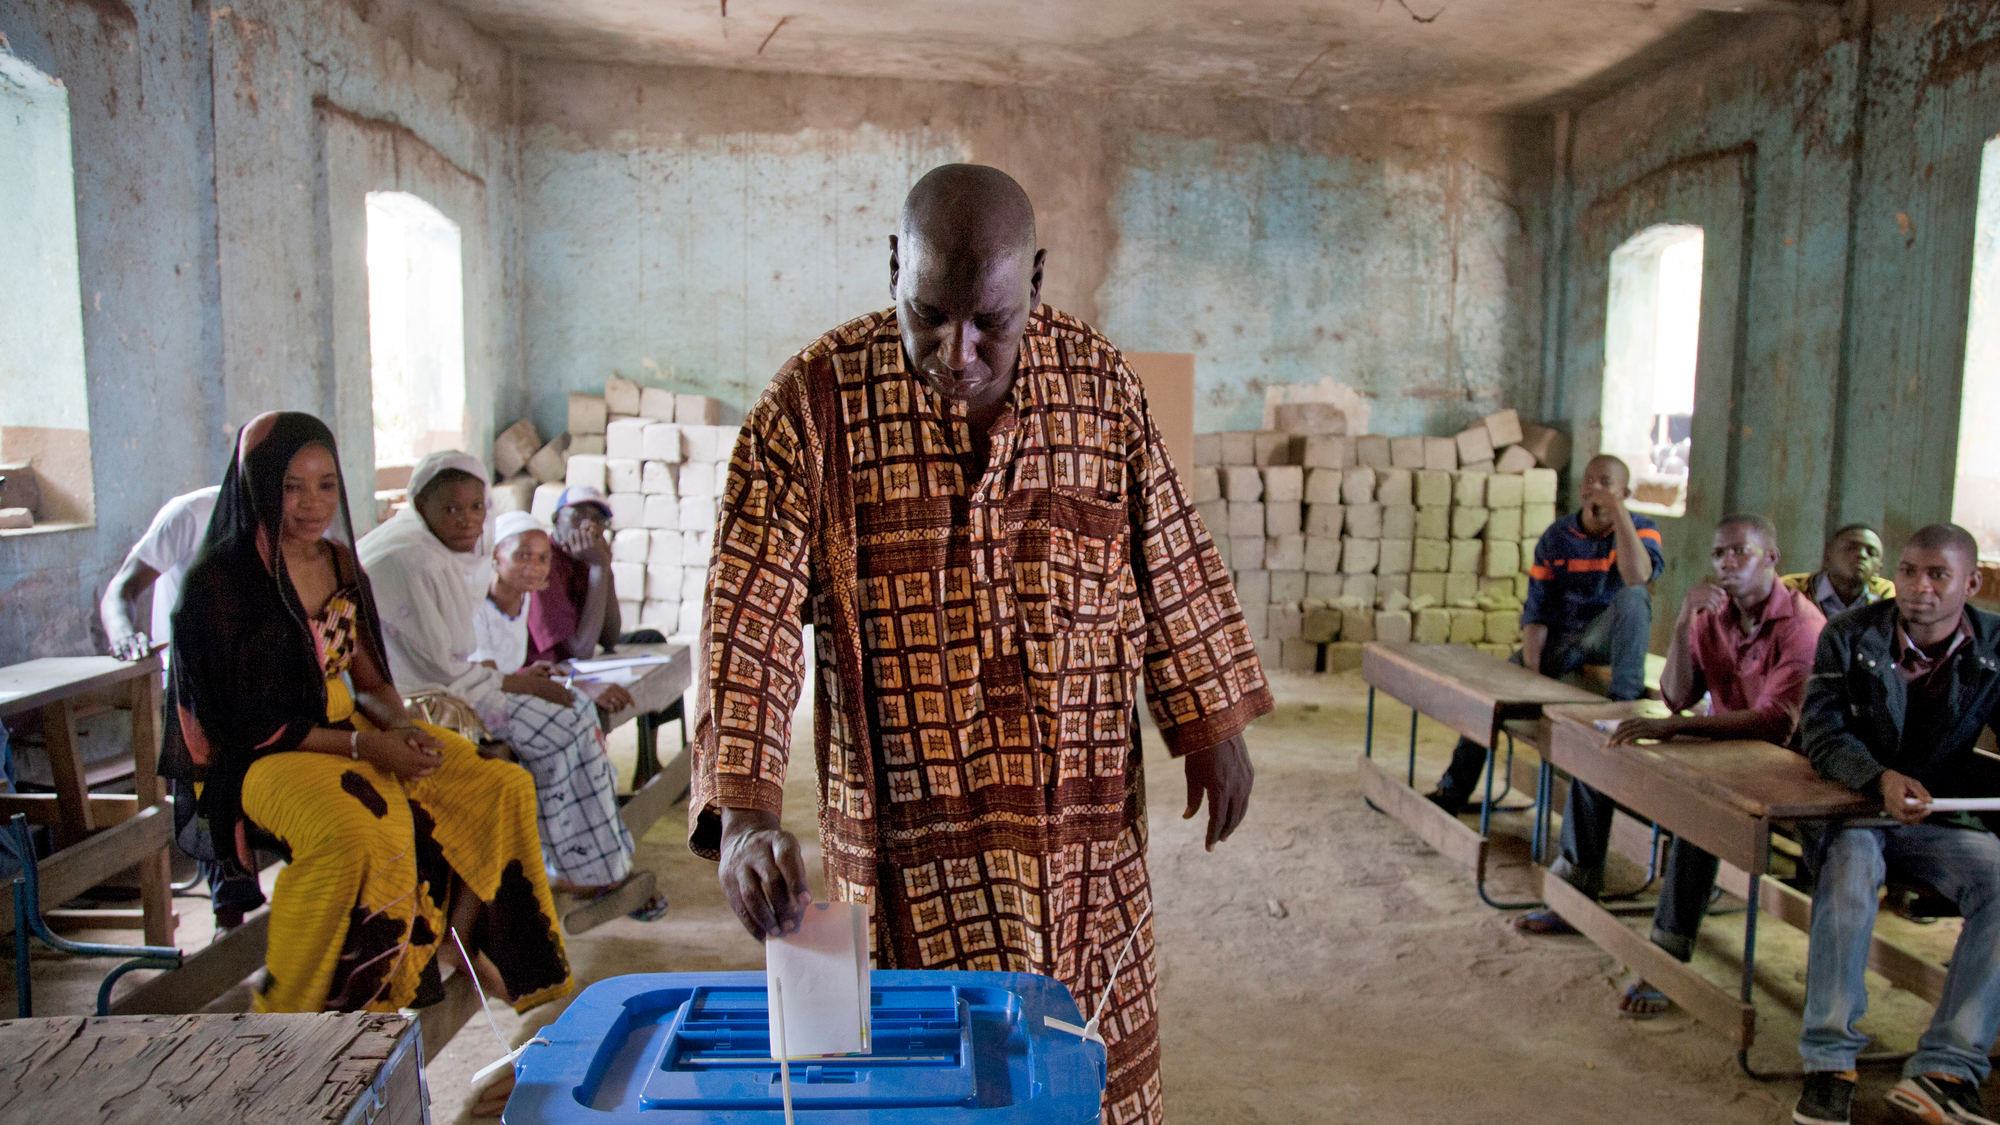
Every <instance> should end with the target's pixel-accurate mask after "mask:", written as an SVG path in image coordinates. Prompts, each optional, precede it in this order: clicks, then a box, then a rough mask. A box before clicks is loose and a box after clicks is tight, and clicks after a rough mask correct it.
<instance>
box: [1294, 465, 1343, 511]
mask: <svg viewBox="0 0 2000 1125" xmlns="http://www.w3.org/2000/svg"><path fill="white" fill-rule="evenodd" d="M1303 499H1304V500H1305V502H1306V503H1308V504H1338V503H1340V470H1339V469H1307V470H1306V494H1305V496H1304V497H1303Z"/></svg>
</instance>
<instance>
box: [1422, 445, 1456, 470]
mask: <svg viewBox="0 0 2000 1125" xmlns="http://www.w3.org/2000/svg"><path fill="white" fill-rule="evenodd" d="M1424 468H1426V469H1430V470H1432V471H1435V472H1445V473H1448V472H1451V471H1452V470H1454V469H1456V468H1458V442H1457V441H1456V440H1454V439H1452V438H1448V437H1427V438H1425V439H1424Z"/></svg>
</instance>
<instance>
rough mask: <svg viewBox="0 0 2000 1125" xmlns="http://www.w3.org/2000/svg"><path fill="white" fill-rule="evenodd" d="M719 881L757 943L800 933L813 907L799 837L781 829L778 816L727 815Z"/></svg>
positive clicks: (734, 811)
mask: <svg viewBox="0 0 2000 1125" xmlns="http://www.w3.org/2000/svg"><path fill="white" fill-rule="evenodd" d="M716 879H717V881H719V882H720V883H721V884H722V894H723V897H725V898H727V899H728V900H729V909H731V910H733V911H735V912H736V917H737V920H738V921H740V922H742V923H743V928H744V929H745V930H748V931H749V932H750V936H751V937H753V938H756V939H757V940H758V941H763V940H764V939H765V938H767V937H782V936H783V935H785V934H788V933H796V932H798V928H799V920H800V918H802V917H803V916H804V913H805V908H806V907H807V906H810V905H811V904H812V891H811V890H810V889H808V887H807V885H806V864H805V858H804V857H803V856H802V855H800V853H799V838H798V837H797V836H794V835H792V834H791V833H790V832H787V831H785V830H784V829H783V828H782V827H780V826H779V823H778V817H777V814H776V813H768V812H760V811H758V810H756V809H728V808H726V809H723V810H722V865H721V866H720V867H719V868H717V869H716Z"/></svg>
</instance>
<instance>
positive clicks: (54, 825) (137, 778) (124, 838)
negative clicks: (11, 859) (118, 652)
mask: <svg viewBox="0 0 2000 1125" xmlns="http://www.w3.org/2000/svg"><path fill="white" fill-rule="evenodd" d="M84 697H91V698H96V699H101V700H106V701H115V702H116V703H117V704H118V705H119V706H124V707H129V708H130V709H131V712H132V761H133V766H134V786H133V788H134V792H133V793H132V794H130V795H127V794H119V793H109V794H93V793H91V792H90V786H89V782H88V779H87V778H86V777H85V774H84V764H83V757H82V753H81V749H80V747H79V746H78V744H77V735H76V708H77V706H78V703H79V700H80V699H82V698H84ZM160 697H161V691H160V660H159V657H157V656H148V657H147V658H146V659H144V660H137V661H130V662H128V661H123V660H118V659H115V658H113V657H109V656H75V657H48V658H44V659H41V660H30V661H28V662H27V663H25V664H13V665H9V666H7V667H4V668H0V717H5V716H8V715H14V714H19V713H21V712H25V711H35V710H39V711H40V712H41V718H42V731H43V736H44V738H46V740H47V742H48V752H49V764H50V766H51V767H52V769H53V771H54V774H55V784H56V792H54V793H52V794H50V793H13V794H0V822H4V820H5V819H6V818H8V817H11V816H12V815H13V814H15V813H17V812H18V813H23V814H25V815H26V816H27V818H28V820H29V821H30V822H31V823H34V824H40V825H46V826H48V828H49V829H50V830H51V831H52V832H53V833H54V834H55V839H56V847H57V849H58V850H57V851H56V853H55V854H54V855H51V856H50V857H49V858H48V859H46V860H43V861H42V863H41V864H40V868H39V870H40V874H41V900H42V913H43V915H44V916H45V917H47V918H49V919H51V921H67V922H79V921H81V922H86V923H88V924H91V925H95V926H101V927H105V928H126V927H133V926H135V925H136V927H137V928H141V929H143V930H144V931H145V934H146V944H148V945H172V944H173V937H174V909H173V887H172V884H171V882H170V877H169V875H168V871H167V866H168V859H169V853H168V848H169V847H171V846H172V843H173V822H174V818H173V810H172V808H171V806H170V805H169V804H167V803H166V801H165V800H164V798H165V796H166V794H165V791H164V789H163V788H162V786H161V784H160V780H159V775H158V772H157V770H158V765H159V755H160ZM134 865H137V866H138V867H139V886H140V902H141V909H140V911H138V912H137V916H136V917H135V916H134V914H133V912H131V911H117V910H101V911H89V912H66V911H63V910H62V909H61V904H62V903H63V902H65V901H67V900H69V899H72V898H75V897H76V896H77V895H78V894H79V893H81V892H83V891H85V890H87V889H89V888H91V887H94V886H96V885H97V884H99V883H101V882H103V881H105V880H106V879H110V878H112V877H113V876H116V875H117V874H119V873H120V872H122V871H125V870H127V869H129V868H131V867H133V866H134ZM13 921H14V908H13V904H12V902H11V901H0V927H4V928H5V929H12V928H13Z"/></svg>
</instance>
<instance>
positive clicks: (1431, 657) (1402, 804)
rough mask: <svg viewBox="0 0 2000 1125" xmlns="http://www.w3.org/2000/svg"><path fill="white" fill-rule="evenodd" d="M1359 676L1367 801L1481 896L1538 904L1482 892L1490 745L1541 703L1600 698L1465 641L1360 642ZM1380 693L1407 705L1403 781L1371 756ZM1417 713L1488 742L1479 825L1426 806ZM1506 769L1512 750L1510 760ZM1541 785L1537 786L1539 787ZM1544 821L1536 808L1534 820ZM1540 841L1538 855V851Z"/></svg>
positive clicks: (1492, 752) (1362, 768) (1496, 743)
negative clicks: (1466, 875) (1446, 861)
mask: <svg viewBox="0 0 2000 1125" xmlns="http://www.w3.org/2000/svg"><path fill="white" fill-rule="evenodd" d="M1361 677H1362V679H1363V680H1365V681H1366V682H1367V684H1368V719H1367V730H1366V734H1365V735H1364V742H1363V745H1362V752H1361V761H1360V763H1359V769H1360V774H1361V791H1362V794H1363V795H1364V796H1365V797H1366V798H1367V799H1368V801H1369V803H1370V804H1372V805H1374V806H1375V807H1376V808H1378V809H1380V810H1382V811H1383V812H1386V813H1388V814H1389V815H1391V816H1393V817H1395V818H1396V819H1397V820H1400V821H1402V822H1403V823H1404V824H1406V825H1408V826H1409V827H1410V829H1411V830H1412V831H1414V832H1416V833H1417V835H1418V836H1420V837H1422V838H1423V840H1424V842H1425V843H1427V844H1429V845H1430V846H1431V847H1433V848H1435V849H1437V850H1438V852H1439V853H1441V854H1443V855H1445V856H1448V857H1450V858H1452V859H1453V860H1455V861H1457V862H1458V863H1459V864H1460V865H1462V866H1464V867H1466V868H1468V869H1469V870H1471V871H1472V873H1473V879H1474V884H1475V886H1476V887H1477V889H1478V891H1479V897H1480V899H1481V900H1483V901H1484V902H1486V903H1487V904H1488V905H1491V906H1495V907H1499V908H1502V909H1518V908H1525V907H1528V906H1534V905H1538V904H1536V903H1526V902H1519V903H1516V902H1507V903H1503V902H1496V901H1494V899H1493V898H1492V897H1491V896H1489V895H1488V894H1487V893H1486V848H1487V839H1488V835H1489V833H1490V830H1491V827H1492V821H1491V818H1492V813H1493V807H1492V806H1493V774H1494V772H1495V765H1496V761H1497V759H1496V755H1495V750H1496V749H1497V747H1498V746H1499V745H1500V738H1501V736H1502V735H1503V734H1504V733H1505V728H1506V724H1508V723H1509V722H1514V721H1520V720H1534V719H1536V718H1539V717H1540V715H1541V713H1542V708H1543V707H1545V706H1549V705H1552V704H1560V703H1588V702H1598V701H1601V697H1599V696H1596V695H1593V694H1591V693H1590V692H1588V691H1585V690H1584V689H1582V688H1580V687H1576V686H1574V685H1571V684H1566V683H1562V682H1561V681H1558V680H1552V679H1550V678H1548V677H1547V676H1542V675H1538V674H1536V673H1534V672H1530V671H1528V670H1527V669H1526V668H1523V667H1521V666H1520V665H1518V664H1510V663H1508V662H1507V661H1505V660H1502V659H1500V658H1499V657H1497V656H1492V655H1489V654H1487V653H1484V652H1481V651H1480V650H1478V649H1476V648H1473V647H1472V646H1470V645H1451V644H1417V643H1414V642H1403V641H1374V642H1370V643H1369V644H1368V645H1366V646H1364V647H1363V648H1362V655H1361ZM1378 690H1379V691H1382V692H1386V693H1387V694H1388V695H1389V696H1391V697H1392V698H1394V699H1397V700H1399V701H1401V702H1403V703H1405V704H1408V705H1409V708H1410V747H1409V759H1408V763H1407V766H1406V767H1405V770H1404V776H1403V777H1402V778H1401V779H1398V778H1396V777H1394V776H1393V775H1391V774H1389V773H1388V772H1386V771H1384V770H1383V769H1382V768H1381V767H1380V766H1379V765H1378V764H1377V763H1376V761H1375V693H1376V692H1377V691H1378ZM1418 714H1424V715H1428V716H1430V717H1431V718H1432V719H1435V720H1437V721H1438V722H1440V723H1443V724H1444V725H1445V726H1447V727H1450V728H1451V729H1452V730H1455V731H1457V732H1458V733H1459V734H1461V735H1464V736H1465V737H1466V738H1469V739H1471V740H1472V741H1473V742H1475V743H1477V744H1478V745H1480V746H1483V747H1485V748H1486V799H1485V801H1484V803H1483V804H1482V805H1481V808H1480V818H1479V829H1478V830H1477V831H1475V830H1473V829H1472V828H1471V827H1469V826H1467V825H1466V824H1465V822H1464V821H1461V820H1460V819H1459V818H1458V817H1456V816H1453V815H1452V814H1451V813H1448V812H1446V811H1445V810H1444V809H1441V808H1439V807H1438V806H1436V805H1434V804H1432V803H1431V802H1430V801H1429V800H1427V799H1425V797H1424V795H1423V794H1422V793H1420V792H1419V791H1418V790H1417V788H1416V768H1417V721H1416V717H1417V715H1418ZM1506 768H1508V769H1509V770H1511V768H1512V759H1511V753H1510V755H1509V760H1508V766H1507V767H1506ZM1543 787H1544V786H1542V785H1539V784H1538V786H1537V793H1538V795H1539V793H1540V792H1541V789H1542V788H1543ZM1541 823H1542V814H1541V812H1540V811H1539V804H1538V806H1537V814H1536V824H1537V825H1538V826H1539V825H1540V824H1541ZM1540 850H1541V848H1540V840H1539V838H1538V839H1537V842H1536V848H1535V851H1536V854H1537V855H1538V856H1539V854H1540Z"/></svg>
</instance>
